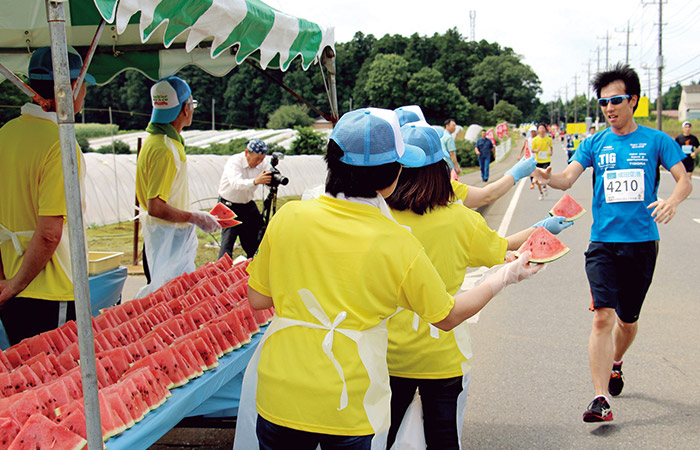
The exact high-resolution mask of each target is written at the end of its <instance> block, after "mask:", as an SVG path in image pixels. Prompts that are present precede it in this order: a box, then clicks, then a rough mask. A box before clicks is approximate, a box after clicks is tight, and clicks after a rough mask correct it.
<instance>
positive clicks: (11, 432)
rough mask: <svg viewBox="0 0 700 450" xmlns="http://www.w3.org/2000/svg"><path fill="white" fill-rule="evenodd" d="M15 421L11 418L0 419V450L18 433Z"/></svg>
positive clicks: (7, 445)
mask: <svg viewBox="0 0 700 450" xmlns="http://www.w3.org/2000/svg"><path fill="white" fill-rule="evenodd" d="M19 430H20V427H19V424H18V423H17V421H16V420H15V419H13V418H11V417H0V448H7V447H9V446H10V443H11V442H12V441H13V440H14V439H15V436H17V434H18V433H19Z"/></svg>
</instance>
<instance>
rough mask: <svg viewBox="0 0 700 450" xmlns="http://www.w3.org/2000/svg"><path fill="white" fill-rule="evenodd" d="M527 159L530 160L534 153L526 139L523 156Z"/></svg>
mask: <svg viewBox="0 0 700 450" xmlns="http://www.w3.org/2000/svg"><path fill="white" fill-rule="evenodd" d="M523 157H524V158H525V159H529V158H531V157H532V151H531V150H530V144H529V141H528V140H527V139H525V154H524V155H523Z"/></svg>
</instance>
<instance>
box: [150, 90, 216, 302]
mask: <svg viewBox="0 0 700 450" xmlns="http://www.w3.org/2000/svg"><path fill="white" fill-rule="evenodd" d="M151 102H152V104H153V113H152V114H151V122H150V123H149V124H148V127H147V128H146V131H147V132H148V133H149V135H148V137H147V138H146V140H145V142H144V144H143V148H142V149H141V153H140V155H139V158H138V161H137V163H136V198H138V201H139V204H140V205H141V207H142V208H143V209H144V210H145V212H146V214H145V217H144V218H143V242H144V244H143V247H144V251H143V268H144V272H145V274H146V279H147V281H148V284H147V285H146V286H144V287H142V288H141V289H140V290H139V291H138V292H137V293H136V298H140V297H143V296H145V295H146V294H148V293H150V292H153V291H155V290H156V289H158V288H159V287H161V286H162V285H163V284H165V282H166V281H168V280H170V279H172V278H174V277H176V276H178V275H182V274H183V273H185V272H192V271H193V270H194V269H195V264H194V258H195V256H196V254H197V246H198V241H197V234H196V232H195V227H194V226H197V227H199V228H201V229H202V231H204V232H207V233H211V232H214V231H217V230H220V229H221V226H220V225H219V222H217V220H216V217H214V216H212V215H211V214H209V213H208V212H203V211H189V207H190V197H189V187H188V183H187V156H186V155H185V140H184V139H183V137H182V135H181V134H180V133H182V130H183V128H185V127H187V126H190V125H192V118H193V116H194V109H195V108H196V106H197V101H196V100H194V99H193V98H192V90H191V89H190V86H189V85H188V84H187V82H185V81H184V80H183V79H181V78H179V77H176V76H169V77H165V78H163V79H162V80H159V81H158V82H157V83H156V84H154V85H153V86H152V87H151Z"/></svg>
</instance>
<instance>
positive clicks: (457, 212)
mask: <svg viewBox="0 0 700 450" xmlns="http://www.w3.org/2000/svg"><path fill="white" fill-rule="evenodd" d="M401 132H402V134H403V138H404V142H405V144H406V145H414V146H417V147H420V148H421V149H423V150H424V152H425V154H426V160H425V163H424V166H422V167H420V168H413V169H409V168H407V169H404V171H403V173H402V175H401V177H400V178H399V182H398V185H397V187H396V190H395V191H394V193H393V194H392V195H391V196H390V197H388V198H387V203H388V205H389V206H390V207H391V214H392V216H393V217H394V218H395V219H396V221H397V222H399V223H400V224H401V225H404V226H407V227H409V228H410V229H411V232H412V234H413V235H414V236H416V237H417V238H418V240H420V242H421V243H422V244H423V246H424V247H425V251H426V253H427V255H428V257H429V258H430V260H431V261H432V262H433V265H434V266H435V268H436V269H437V271H438V273H439V274H440V276H441V277H442V280H443V281H444V282H445V285H446V287H447V291H448V292H450V293H452V294H455V293H457V292H458V290H459V288H460V286H461V285H462V283H463V281H464V275H465V271H466V268H467V267H479V266H487V267H491V266H494V265H497V264H501V263H503V262H504V260H505V256H506V250H507V249H511V250H515V249H517V248H519V247H520V245H521V244H522V243H523V242H524V241H525V240H526V239H527V238H528V237H529V236H530V234H531V233H532V232H533V231H534V230H535V228H536V227H538V226H544V227H546V228H547V229H548V230H550V231H551V232H554V233H558V232H559V231H561V230H563V229H564V228H567V227H568V226H570V225H571V222H568V223H566V222H564V218H563V217H549V218H547V219H545V220H543V221H541V222H538V223H537V224H535V225H533V227H530V228H527V229H525V230H523V231H521V232H519V233H516V234H514V235H513V236H510V237H508V238H507V239H506V238H502V237H500V236H499V235H498V234H497V233H496V232H495V231H493V230H491V229H490V228H489V227H488V226H487V225H486V221H485V220H484V218H483V217H481V215H479V214H478V213H477V212H475V211H472V210H471V209H469V208H466V207H464V206H463V205H460V204H458V203H454V202H453V201H454V199H455V196H454V192H453V190H452V186H451V185H450V180H449V172H448V167H447V164H446V163H445V161H444V159H443V151H442V149H441V147H440V143H439V140H438V136H437V134H436V133H435V131H434V130H433V129H432V128H431V127H430V126H429V125H428V124H427V123H426V124H423V125H421V124H420V123H410V124H407V125H404V126H403V127H402V128H401ZM483 306H484V305H481V307H483ZM481 307H479V308H475V309H474V310H473V311H472V314H475V313H476V312H478V311H479V309H481ZM388 328H389V346H388V352H387V361H388V366H389V374H390V375H391V389H392V399H391V405H392V406H391V408H392V409H391V429H390V432H389V443H388V444H389V445H388V446H389V447H390V446H391V445H392V444H393V443H394V440H395V437H396V433H397V431H398V428H399V426H400V424H401V421H402V419H403V417H404V414H405V412H406V409H407V408H408V405H409V403H410V402H411V400H412V399H413V397H414V393H415V391H416V389H418V390H419V392H420V395H421V401H422V407H423V420H424V430H425V438H426V443H427V445H428V448H440V449H452V448H459V442H460V439H459V435H460V434H461V423H462V419H463V417H464V411H465V409H466V403H465V402H466V386H467V383H468V381H469V369H470V364H471V363H470V359H471V347H470V343H469V332H468V330H467V326H466V323H462V324H460V325H458V326H456V327H455V328H454V329H453V330H451V331H441V330H439V329H438V328H436V327H434V326H433V325H431V324H430V323H429V322H427V321H425V320H423V319H421V318H420V317H418V316H417V315H416V314H415V313H413V312H412V311H408V310H404V311H401V312H399V313H398V314H396V315H395V316H393V317H391V318H390V319H389V322H388ZM397 444H398V443H397ZM398 448H403V447H402V445H398Z"/></svg>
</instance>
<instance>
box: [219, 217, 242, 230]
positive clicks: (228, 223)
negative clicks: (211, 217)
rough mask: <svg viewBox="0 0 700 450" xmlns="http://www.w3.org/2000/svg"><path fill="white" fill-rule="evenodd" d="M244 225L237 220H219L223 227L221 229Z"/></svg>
mask: <svg viewBox="0 0 700 450" xmlns="http://www.w3.org/2000/svg"><path fill="white" fill-rule="evenodd" d="M242 223H243V222H241V221H239V220H236V219H219V225H221V228H230V227H235V226H236V225H240V224H242Z"/></svg>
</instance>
